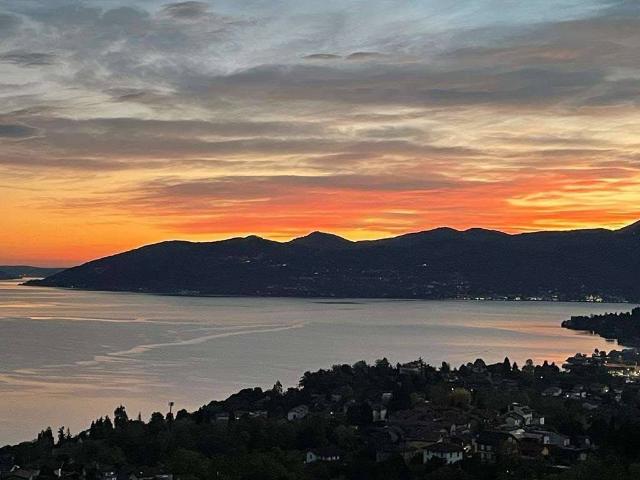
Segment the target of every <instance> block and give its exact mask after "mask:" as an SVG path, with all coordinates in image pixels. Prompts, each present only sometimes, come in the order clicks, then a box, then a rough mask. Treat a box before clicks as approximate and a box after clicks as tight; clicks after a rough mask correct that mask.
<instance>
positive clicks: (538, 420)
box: [508, 403, 544, 425]
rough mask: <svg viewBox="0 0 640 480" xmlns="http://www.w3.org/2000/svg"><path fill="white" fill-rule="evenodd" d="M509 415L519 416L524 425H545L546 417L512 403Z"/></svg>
mask: <svg viewBox="0 0 640 480" xmlns="http://www.w3.org/2000/svg"><path fill="white" fill-rule="evenodd" d="M508 413H512V414H517V415H519V416H520V417H522V420H523V423H522V425H544V417H542V416H540V415H538V414H536V413H535V412H534V411H533V410H532V409H531V408H530V407H528V406H526V405H520V404H519V403H512V404H511V405H509V408H508Z"/></svg>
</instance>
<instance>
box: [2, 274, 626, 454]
mask: <svg viewBox="0 0 640 480" xmlns="http://www.w3.org/2000/svg"><path fill="white" fill-rule="evenodd" d="M631 307H632V305H628V304H585V303H548V302H474V301H410V300H327V299H292V298H286V299H281V298H211V297H209V298H195V297H171V296H152V295H141V294H127V293H108V292H84V291H72V290H60V289H47V288H37V287H22V286H19V285H18V283H17V282H15V281H10V282H0V322H1V329H2V334H1V335H0V352H1V354H0V355H1V356H0V358H1V361H0V444H2V445H4V444H6V443H10V442H17V441H21V440H28V439H31V438H33V437H35V435H36V434H37V432H38V431H39V430H40V429H41V428H42V427H43V426H46V425H51V426H52V427H53V428H57V427H58V426H60V425H65V426H69V427H70V428H71V431H72V432H74V433H77V432H78V430H79V429H80V428H84V427H86V426H88V424H89V423H90V421H91V420H92V419H94V418H97V417H99V416H101V415H105V414H111V412H112V411H113V409H114V407H116V406H117V405H119V404H120V403H122V404H124V405H125V406H126V407H127V409H128V411H129V414H130V415H136V414H137V413H138V412H139V411H140V412H142V415H143V417H148V415H150V413H151V412H153V411H156V410H157V411H162V412H165V411H166V409H167V407H166V405H167V402H168V401H175V402H176V407H177V408H178V409H180V408H187V409H194V408H197V407H198V406H200V405H202V404H204V403H207V402H209V401H210V400H212V399H222V398H225V397H226V396H228V395H229V394H231V393H233V392H235V391H237V390H239V389H241V388H244V387H250V386H262V387H270V386H271V385H273V383H275V381H276V380H280V381H282V383H283V384H285V385H294V384H296V383H297V381H298V379H299V377H300V376H301V374H302V373H303V372H304V371H305V370H317V369H318V368H321V367H330V366H331V365H332V364H335V363H354V362H356V361H358V360H361V359H364V360H367V361H370V362H371V361H374V360H375V359H377V358H381V357H383V356H386V357H388V358H389V360H390V361H391V362H393V363H395V362H404V361H409V360H413V359H416V358H418V357H419V356H422V358H424V359H425V360H426V361H427V362H429V363H432V364H434V365H439V364H440V362H441V361H442V360H446V361H449V362H451V363H452V364H453V365H454V366H458V365H460V364H461V363H463V362H466V361H472V360H474V359H475V358H477V357H482V358H484V359H485V360H487V361H498V360H502V359H503V358H504V356H505V355H508V356H509V357H510V359H511V360H515V361H517V362H518V363H519V364H522V363H523V362H524V360H526V359H527V358H532V359H534V360H535V361H540V362H541V361H543V360H545V359H547V360H549V361H556V362H562V361H563V360H564V359H565V358H566V357H567V356H569V355H571V354H574V353H576V352H578V351H582V352H590V351H592V350H593V349H594V348H600V349H603V348H604V349H611V348H613V347H614V344H612V343H607V342H605V341H604V340H603V339H601V338H598V337H594V336H591V335H584V334H580V333H576V332H574V331H569V330H565V329H562V328H560V322H561V321H562V320H564V319H566V318H568V317H569V316H571V315H578V314H589V313H598V312H605V311H625V310H629V309H630V308H631Z"/></svg>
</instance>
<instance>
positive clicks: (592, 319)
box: [562, 307, 640, 348]
mask: <svg viewBox="0 0 640 480" xmlns="http://www.w3.org/2000/svg"><path fill="white" fill-rule="evenodd" d="M562 326H563V327H564V328H569V329H571V330H582V331H585V332H591V333H595V334H598V335H600V336H601V337H604V338H606V339H609V340H617V341H618V343H619V344H621V345H624V346H627V347H636V348H638V347H640V307H637V308H634V309H633V310H631V312H623V313H605V314H603V315H590V316H588V317H585V316H577V317H571V319H569V320H565V321H564V322H562Z"/></svg>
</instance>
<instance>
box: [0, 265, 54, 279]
mask: <svg viewBox="0 0 640 480" xmlns="http://www.w3.org/2000/svg"><path fill="white" fill-rule="evenodd" d="M62 270H64V268H52V267H32V266H29V265H0V280H10V279H15V278H24V277H48V276H50V275H53V274H54V273H58V272H61V271H62ZM3 274H4V277H3Z"/></svg>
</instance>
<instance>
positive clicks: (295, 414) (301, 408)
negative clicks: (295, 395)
mask: <svg viewBox="0 0 640 480" xmlns="http://www.w3.org/2000/svg"><path fill="white" fill-rule="evenodd" d="M308 413H309V407H307V406H306V405H298V406H297V407H294V408H292V409H291V410H289V413H287V419H288V420H290V421H293V420H302V419H303V418H304V417H306V416H307V414H308Z"/></svg>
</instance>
